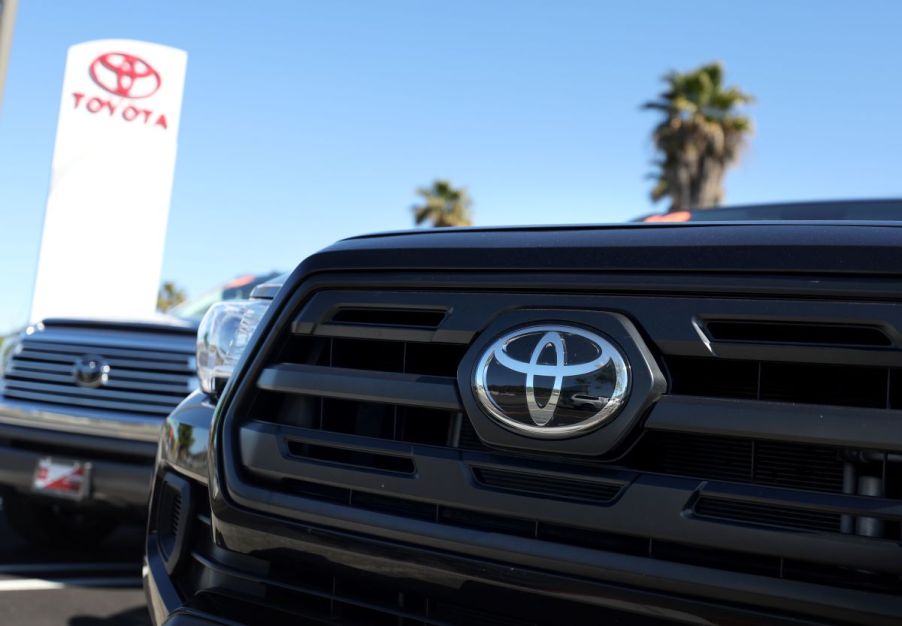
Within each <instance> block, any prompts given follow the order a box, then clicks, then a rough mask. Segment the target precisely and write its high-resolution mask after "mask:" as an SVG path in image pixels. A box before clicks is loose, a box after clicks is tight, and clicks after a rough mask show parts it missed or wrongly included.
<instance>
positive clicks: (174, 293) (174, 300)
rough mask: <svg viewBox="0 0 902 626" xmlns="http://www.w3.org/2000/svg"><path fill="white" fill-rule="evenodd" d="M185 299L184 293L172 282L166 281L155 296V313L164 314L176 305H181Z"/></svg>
mask: <svg viewBox="0 0 902 626" xmlns="http://www.w3.org/2000/svg"><path fill="white" fill-rule="evenodd" d="M186 299H187V296H186V295H185V291H184V290H183V289H181V288H180V287H178V286H177V285H176V284H175V283H174V282H172V281H166V282H165V283H163V285H162V286H161V287H160V292H159V293H158V294H157V311H161V312H163V313H165V312H166V311H168V310H169V309H171V308H172V307H174V306H175V305H177V304H181V303H182V302H184V301H185V300H186Z"/></svg>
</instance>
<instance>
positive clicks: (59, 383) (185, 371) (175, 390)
mask: <svg viewBox="0 0 902 626" xmlns="http://www.w3.org/2000/svg"><path fill="white" fill-rule="evenodd" d="M160 346H165V348H164V347H160ZM192 348H193V341H191V340H190V338H187V337H184V338H183V337H178V336H175V337H173V336H164V337H163V338H160V337H159V336H158V335H156V336H144V337H142V336H140V334H139V333H129V332H123V331H109V332H106V333H104V332H103V331H100V330H91V331H90V332H84V333H80V332H78V331H66V332H54V330H52V329H48V330H46V331H39V332H37V333H34V334H33V335H31V336H29V337H26V338H25V339H24V340H23V341H22V344H21V346H20V348H19V349H18V350H17V353H16V354H15V355H14V356H13V357H12V359H11V362H10V365H9V367H8V369H7V370H6V372H5V373H4V380H3V389H2V391H3V396H4V397H6V398H9V399H15V400H25V401H30V402H37V403H45V404H49V405H54V406H56V407H62V406H69V407H79V408H82V409H97V410H102V411H111V412H117V413H123V412H127V413H136V414H143V415H155V416H160V417H165V416H166V415H168V414H169V412H170V411H171V410H172V409H173V408H174V407H175V406H176V405H177V404H178V403H179V402H180V401H181V400H182V399H183V398H184V397H185V396H187V395H188V393H190V391H191V390H192V389H193V388H194V384H195V380H196V378H195V370H194V363H193V359H194V356H193V351H190V350H191V349H192ZM86 355H92V356H96V357H100V358H101V359H102V362H103V363H104V364H106V365H108V366H109V373H108V375H107V377H106V380H105V382H103V383H102V384H99V385H98V386H96V387H91V386H82V385H79V384H78V383H77V382H76V376H75V366H76V362H77V361H78V360H79V359H81V358H82V357H85V356H86Z"/></svg>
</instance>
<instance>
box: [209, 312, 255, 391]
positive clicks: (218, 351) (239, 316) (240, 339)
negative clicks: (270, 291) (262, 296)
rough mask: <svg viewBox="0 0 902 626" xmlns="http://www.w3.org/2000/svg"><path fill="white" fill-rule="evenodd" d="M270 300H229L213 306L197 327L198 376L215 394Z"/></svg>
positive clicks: (239, 355) (230, 370)
mask: <svg viewBox="0 0 902 626" xmlns="http://www.w3.org/2000/svg"><path fill="white" fill-rule="evenodd" d="M269 302H270V301H269V300H228V301H225V302H219V303H218V304H214V305H213V306H212V307H210V310H209V311H207V314H206V315H204V318H203V319H202V320H201V321H200V327H199V328H198V330H197V378H198V379H199V380H200V388H201V390H202V391H203V392H204V393H207V394H210V395H215V394H216V393H217V392H218V391H220V390H222V387H223V385H224V384H225V382H226V381H227V380H228V378H229V376H231V375H232V371H233V370H234V369H235V364H236V363H238V359H239V358H241V355H242V353H243V352H244V348H245V347H246V346H247V344H248V342H249V341H250V338H251V336H252V335H253V334H254V330H255V329H256V328H257V324H259V323H260V319H261V318H262V317H263V314H264V313H265V312H266V309H267V308H268V307H269Z"/></svg>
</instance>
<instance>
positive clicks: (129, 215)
mask: <svg viewBox="0 0 902 626" xmlns="http://www.w3.org/2000/svg"><path fill="white" fill-rule="evenodd" d="M187 63H188V55H187V53H186V52H184V51H183V50H177V49H175V48H170V47H168V46H162V45H159V44H154V43H147V42H143V41H129V40H124V39H105V40H99V41H89V42H86V43H81V44H78V45H75V46H72V47H71V48H69V54H68V56H67V59H66V73H65V76H64V78H63V94H62V100H61V103H60V113H59V122H58V125H57V131H56V144H55V146H54V149H53V166H52V173H51V178H50V194H49V197H48V199H47V209H46V212H45V216H44V231H43V235H42V238H41V253H40V258H39V260H38V271H37V278H36V280H35V286H34V296H33V299H32V303H31V320H32V321H33V322H34V321H39V320H41V319H45V318H48V317H105V318H142V317H147V316H149V315H151V314H152V313H153V312H154V310H155V308H156V296H157V290H158V289H159V284H160V272H161V268H162V261H163V245H164V241H165V237H166V220H167V218H168V215H169V201H170V196H171V194H172V179H173V175H174V172H175V156H176V148H177V137H178V129H179V117H180V114H181V107H182V91H183V88H184V83H185V68H186V66H187Z"/></svg>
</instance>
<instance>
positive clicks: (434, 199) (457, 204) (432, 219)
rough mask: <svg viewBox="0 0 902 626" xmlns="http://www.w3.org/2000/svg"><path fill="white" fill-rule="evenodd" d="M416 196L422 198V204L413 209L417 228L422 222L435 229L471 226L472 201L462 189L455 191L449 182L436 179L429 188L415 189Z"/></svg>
mask: <svg viewBox="0 0 902 626" xmlns="http://www.w3.org/2000/svg"><path fill="white" fill-rule="evenodd" d="M417 194H418V195H419V196H422V198H423V203H422V204H419V205H414V207H413V219H414V222H415V223H416V224H417V225H418V226H419V225H420V224H422V223H424V222H429V223H431V224H432V226H436V227H438V226H472V225H473V216H472V215H471V214H470V206H471V205H472V204H473V201H472V200H471V199H470V194H468V193H467V190H466V189H464V188H463V187H461V188H460V189H455V188H454V187H453V186H452V185H451V182H450V181H448V180H444V179H438V180H436V181H434V182H433V183H432V186H431V187H420V188H419V189H417Z"/></svg>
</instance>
